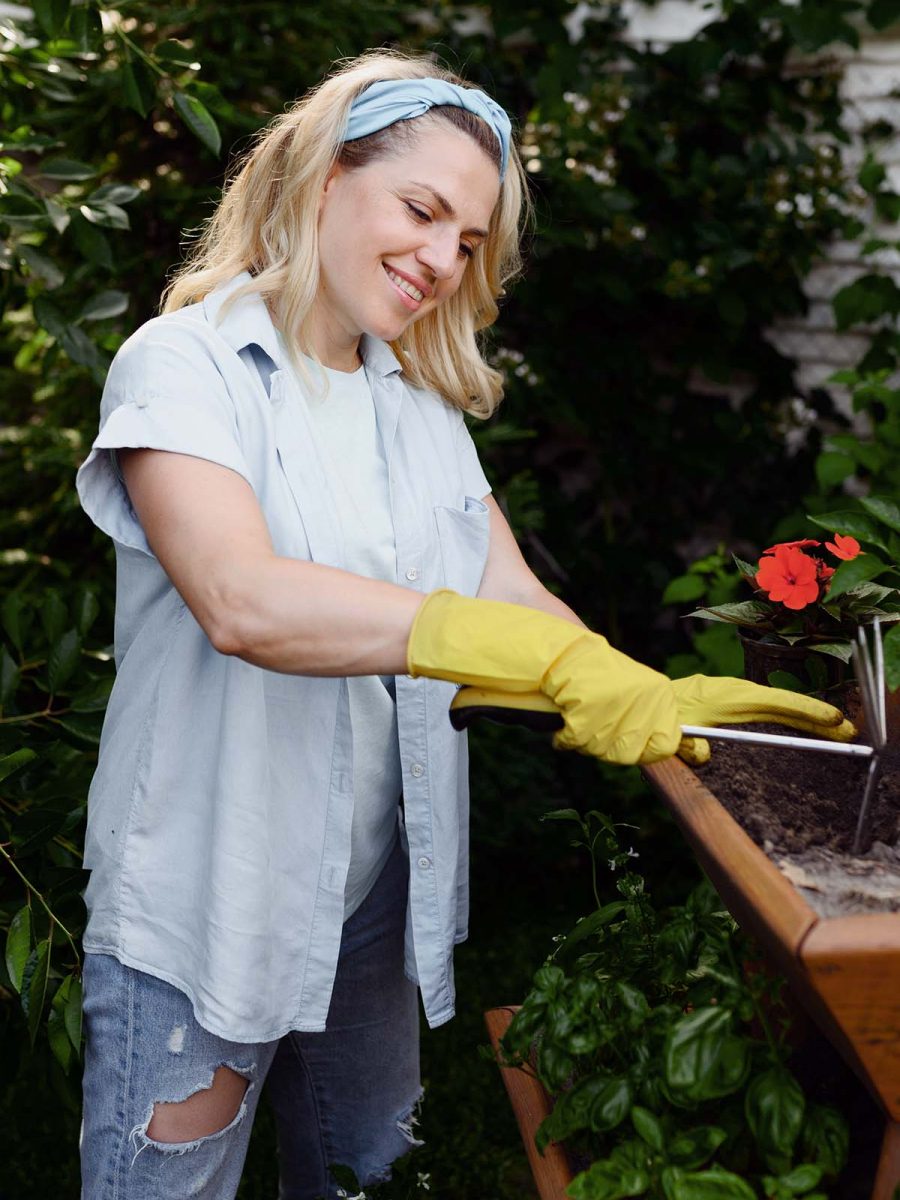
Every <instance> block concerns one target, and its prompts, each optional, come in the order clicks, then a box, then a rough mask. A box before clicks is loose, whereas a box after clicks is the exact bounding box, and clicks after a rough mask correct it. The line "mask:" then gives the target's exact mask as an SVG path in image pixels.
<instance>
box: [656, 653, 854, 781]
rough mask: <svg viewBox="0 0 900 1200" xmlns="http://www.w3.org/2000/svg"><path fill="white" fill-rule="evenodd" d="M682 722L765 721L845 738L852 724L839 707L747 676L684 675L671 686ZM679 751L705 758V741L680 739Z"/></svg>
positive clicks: (688, 759) (851, 733)
mask: <svg viewBox="0 0 900 1200" xmlns="http://www.w3.org/2000/svg"><path fill="white" fill-rule="evenodd" d="M672 686H673V687H674V688H675V694H676V696H677V697H678V718H679V721H680V723H681V724H682V725H738V724H740V725H743V724H745V723H751V722H754V721H766V722H771V723H773V724H776V725H787V726H788V727H789V728H790V729H800V730H802V731H803V732H804V733H811V734H813V735H814V736H815V737H820V738H830V739H831V740H832V741H835V742H849V741H850V739H851V738H852V737H855V735H856V727H855V726H854V725H853V723H852V722H851V721H848V720H846V719H845V717H844V715H843V713H842V712H841V711H840V709H838V708H835V707H834V706H833V705H831V704H826V703H825V701H824V700H815V699H814V698H813V697H812V696H804V695H802V694H800V693H799V692H788V691H785V690H784V689H783V688H774V687H767V686H764V685H763V684H759V683H751V682H750V681H749V680H748V679H729V678H719V677H713V676H708V675H689V676H688V677H687V678H686V679H676V680H674V682H673V685H672ZM678 753H679V755H680V756H681V757H682V758H683V759H684V760H685V762H689V763H691V764H693V765H694V766H699V765H700V764H701V763H705V762H708V761H709V755H710V752H709V742H707V741H706V740H705V739H704V738H683V739H682V742H681V746H680V747H679V749H678Z"/></svg>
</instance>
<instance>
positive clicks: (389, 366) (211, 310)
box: [203, 271, 403, 375]
mask: <svg viewBox="0 0 900 1200" xmlns="http://www.w3.org/2000/svg"><path fill="white" fill-rule="evenodd" d="M252 279H253V276H252V275H251V274H250V272H249V271H241V273H240V274H239V275H235V276H234V278H233V279H229V280H228V281H227V282H226V283H223V284H220V285H219V287H217V288H214V289H213V291H211V292H210V293H209V295H208V296H206V298H205V299H204V301H203V309H204V312H205V313H206V319H207V321H208V322H209V323H210V325H212V327H213V328H214V329H215V330H216V332H217V333H218V334H219V336H220V337H222V338H224V339H225V341H226V342H227V343H228V345H229V346H231V348H232V350H234V351H236V352H239V351H241V350H243V349H244V347H245V346H250V345H253V344H255V345H257V346H260V347H262V349H263V350H265V352H266V354H268V355H269V357H270V358H271V359H272V361H273V362H274V363H277V364H278V365H279V366H281V365H282V358H283V355H282V352H281V347H280V346H279V344H278V335H277V333H276V331H275V326H274V325H273V324H272V317H271V315H270V314H269V310H268V308H267V307H266V302H265V301H264V300H263V298H262V296H261V295H260V294H259V293H258V292H254V293H251V294H250V295H249V296H242V297H241V299H240V300H238V301H236V303H234V304H233V305H232V306H231V308H229V310H228V311H227V313H226V314H225V316H224V317H223V318H222V320H221V321H220V320H219V310H220V309H221V308H222V305H223V304H224V302H225V301H226V300H227V298H228V297H229V296H230V295H231V294H232V292H235V291H237V289H238V288H240V287H243V286H244V285H245V284H248V283H250V282H251V280H252ZM359 352H360V355H361V357H362V360H363V362H364V363H365V365H366V369H367V370H369V371H374V372H375V374H377V375H392V374H395V373H397V372H399V371H401V370H402V369H403V368H402V365H401V363H400V360H399V359H398V358H397V356H396V354H395V353H394V352H393V350H392V349H391V348H390V346H389V345H388V344H387V342H383V341H382V340H381V338H377V337H373V336H372V335H371V334H368V333H364V334H363V336H362V338H361V339H360V344H359Z"/></svg>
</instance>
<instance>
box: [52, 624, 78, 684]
mask: <svg viewBox="0 0 900 1200" xmlns="http://www.w3.org/2000/svg"><path fill="white" fill-rule="evenodd" d="M80 658H81V637H80V635H79V633H78V630H77V629H69V630H68V631H67V632H66V633H64V634H63V635H62V637H61V638H60V639H59V641H58V642H56V643H55V644H54V646H53V648H52V649H51V651H50V655H49V658H48V659H47V683H48V685H49V688H50V692H51V694H53V695H55V694H56V693H57V692H58V691H59V690H60V688H62V687H64V686H65V684H66V682H67V680H68V679H69V678H70V676H71V674H72V672H73V671H74V670H75V668H76V667H77V666H78V663H79V660H80Z"/></svg>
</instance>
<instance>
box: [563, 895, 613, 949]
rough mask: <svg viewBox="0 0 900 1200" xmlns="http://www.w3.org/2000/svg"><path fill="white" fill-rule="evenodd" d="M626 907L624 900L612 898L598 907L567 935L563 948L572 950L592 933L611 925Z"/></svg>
mask: <svg viewBox="0 0 900 1200" xmlns="http://www.w3.org/2000/svg"><path fill="white" fill-rule="evenodd" d="M625 908H626V904H625V901H624V900H612V901H611V902H610V903H609V904H604V905H603V907H602V908H598V909H596V910H595V911H594V912H592V913H591V914H590V915H589V916H587V917H585V918H584V919H583V920H581V921H579V922H578V924H577V925H576V926H575V928H574V929H573V930H572V931H571V933H569V934H567V935H566V940H565V943H564V945H563V947H562V948H563V950H571V948H572V947H573V946H575V945H577V944H578V943H579V942H581V941H583V940H584V939H585V938H586V937H590V936H591V934H592V933H596V932H597V930H598V929H602V928H603V927H604V926H605V925H609V924H610V922H611V921H614V920H615V919H616V917H618V916H621V914H622V913H623V912H624V911H625Z"/></svg>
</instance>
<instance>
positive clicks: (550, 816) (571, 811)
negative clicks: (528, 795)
mask: <svg viewBox="0 0 900 1200" xmlns="http://www.w3.org/2000/svg"><path fill="white" fill-rule="evenodd" d="M541 820H542V821H575V822H576V824H578V825H580V824H581V813H580V812H579V811H578V809H577V808H554V809H552V810H551V811H550V812H545V813H543V814H542V816H541Z"/></svg>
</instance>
